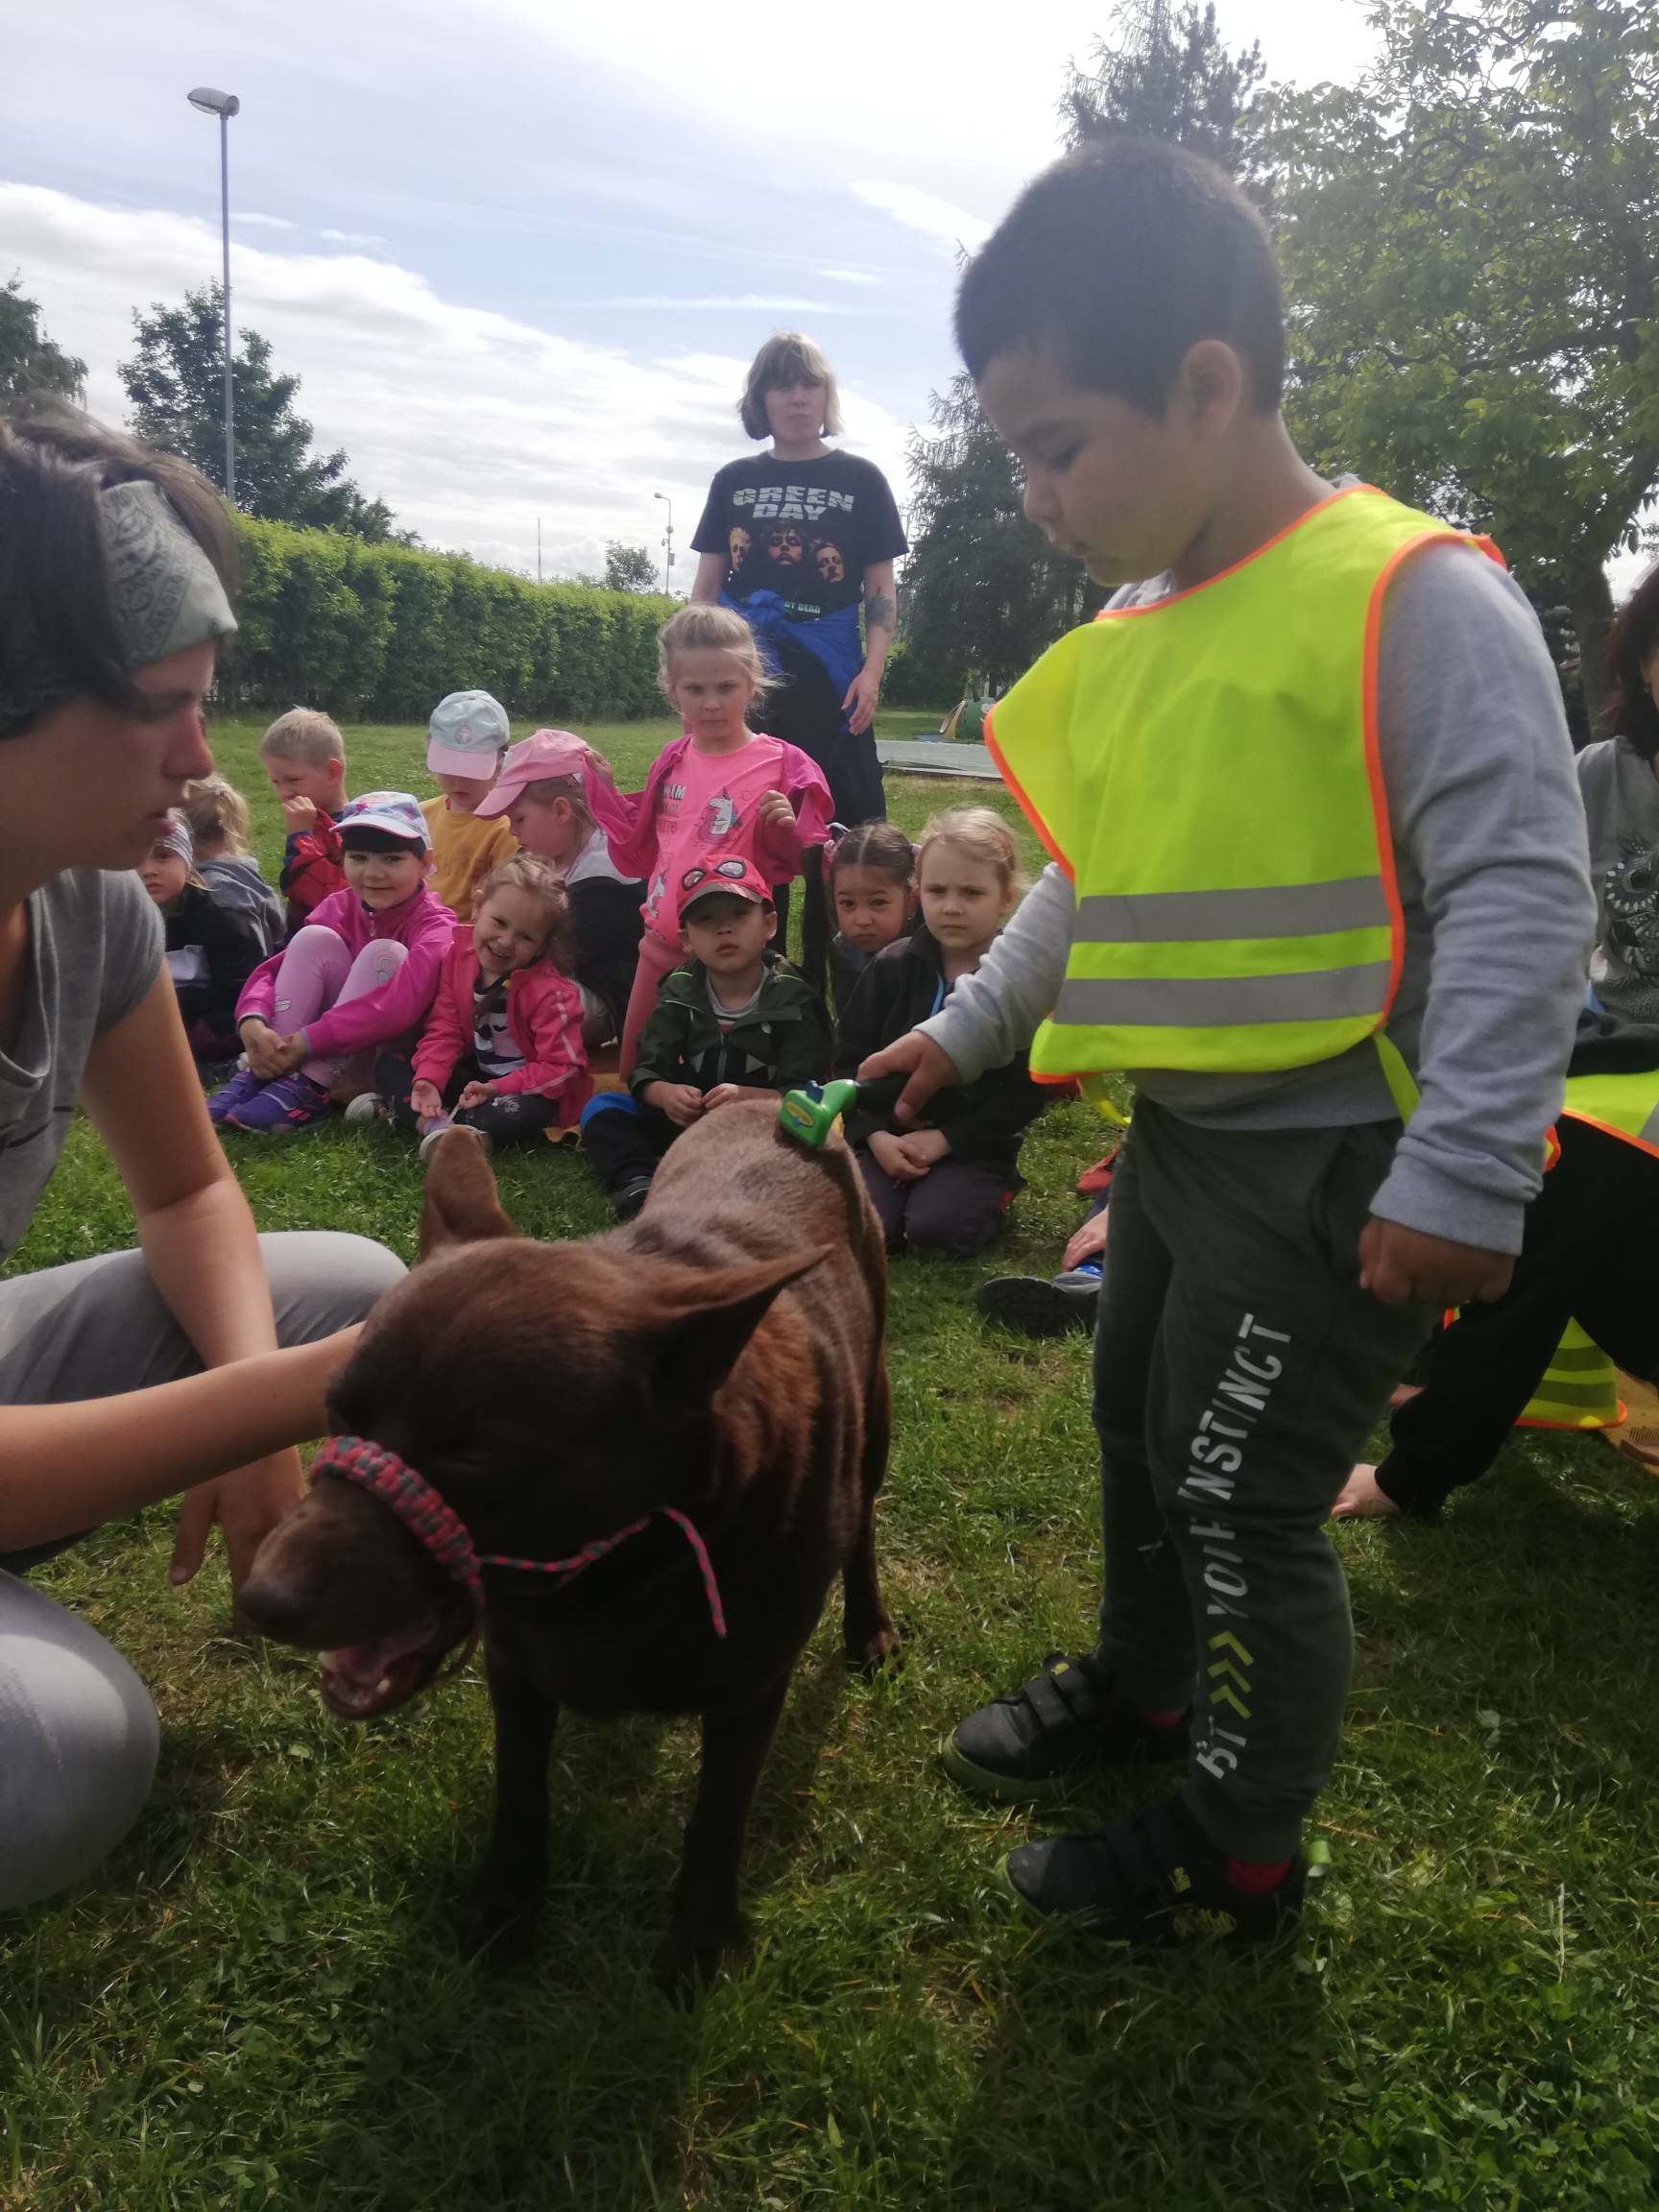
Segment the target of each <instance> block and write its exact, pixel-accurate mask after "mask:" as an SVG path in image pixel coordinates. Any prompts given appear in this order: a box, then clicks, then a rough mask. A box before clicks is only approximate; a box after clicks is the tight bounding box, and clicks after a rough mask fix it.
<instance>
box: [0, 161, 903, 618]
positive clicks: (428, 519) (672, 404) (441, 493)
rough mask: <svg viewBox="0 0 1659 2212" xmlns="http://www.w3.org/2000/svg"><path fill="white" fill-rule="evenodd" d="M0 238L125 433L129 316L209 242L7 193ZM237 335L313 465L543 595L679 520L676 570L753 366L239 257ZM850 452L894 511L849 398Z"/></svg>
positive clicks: (163, 217) (196, 261)
mask: <svg viewBox="0 0 1659 2212" xmlns="http://www.w3.org/2000/svg"><path fill="white" fill-rule="evenodd" d="M0 236H4V237H5V239H6V240H7V252H8V257H9V259H11V260H13V261H15V262H16V263H17V264H18V265H19V266H20V268H21V270H22V273H23V278H24V289H25V290H26V291H27V292H28V294H29V295H30V297H32V298H34V299H37V300H38V301H40V302H41V305H42V309H43V322H44V325H45V327H46V329H47V330H48V332H49V333H50V334H51V336H52V337H53V338H54V339H55V340H56V341H57V342H58V343H59V344H60V345H61V346H64V347H66V348H67V349H69V350H71V351H73V352H76V353H79V354H81V355H83V356H84V358H85V360H86V361H87V363H88V365H89V370H90V377H89V391H90V399H91V403H92V405H93V408H94V410H95V412H97V413H100V414H102V415H103V416H104V417H105V418H106V419H107V420H110V421H118V420H119V419H120V418H121V416H122V415H123V413H124V397H123V394H122V392H121V388H120V384H119V380H118V378H117V376H116V374H115V365H116V363H117V362H118V361H119V360H120V359H121V358H123V357H124V355H125V354H126V353H127V352H128V351H130V349H131V345H132V323H131V310H132V307H133V306H134V305H137V306H146V305H148V303H149V302H150V301H152V300H166V301H176V300H177V299H178V298H179V297H180V295H181V293H182V292H183V291H184V289H185V288H186V286H189V285H195V284H200V283H201V282H203V281H204V279H206V278H208V277H210V276H213V275H214V274H216V272H217V270H218V266H219V262H218V255H219V232H218V228H217V227H216V226H215V225H212V224H209V223H206V222H202V221H197V220H195V219H193V218H190V217H185V216H180V215H175V214H169V213H165V212H162V211H157V210H137V209H132V208H117V207H107V206H98V205H94V204H91V203H90V202H87V201H84V200H78V199H74V198H71V197H70V196H69V195H67V194H65V193H60V192H52V191H47V190H45V189H43V188H41V187H39V186H35V185H26V184H7V183H0ZM230 282H231V315H232V321H233V322H234V324H235V325H237V326H238V327H241V326H242V325H244V324H246V325H251V326H252V327H254V328H256V329H258V330H259V331H261V332H262V333H263V335H264V336H266V337H267V338H269V339H270V341H271V343H272V345H273V348H274V349H275V352H276V363H277V366H278V367H279V368H282V369H285V370H292V371H295V372H297V373H299V374H300V376H301V378H302V388H301V394H300V398H299V406H300V411H301V414H303V415H304V416H306V417H307V418H308V419H309V420H310V421H311V422H312V423H313V424H314V426H315V429H316V434H317V444H318V447H319V449H320V450H321V451H324V452H328V451H331V450H333V448H334V447H336V446H340V445H343V446H344V447H345V448H346V451H347V453H348V454H349V457H350V467H351V473H352V475H353V477H354V478H355V480H356V481H357V483H358V484H359V485H361V487H362V488H363V490H364V491H365V492H366V493H370V494H377V495H378V496H380V497H382V498H384V499H385V500H386V501H387V502H388V504H389V505H390V506H391V507H392V509H393V510H394V512H395V513H396V514H397V517H398V518H399V520H400V521H401V522H403V523H404V524H406V525H409V526H412V527H413V528H415V529H417V530H419V531H420V532H421V536H422V537H423V538H425V539H426V540H427V541H428V542H430V543H433V544H439V545H451V546H457V547H462V548H465V549H466V550H467V551H469V552H471V553H472V554H473V555H474V556H475V557H476V558H478V559H480V560H484V561H490V562H494V563H499V564H500V565H504V566H508V567H515V568H519V569H527V570H530V571H532V572H533V571H534V569H535V565H536V524H537V518H538V517H541V542H542V565H543V568H544V570H545V571H546V572H548V573H556V572H559V571H575V570H578V569H589V570H591V569H596V568H598V567H600V566H602V565H603V559H604V554H603V548H604V544H605V541H607V539H611V538H620V539H623V540H625V541H628V542H630V543H635V544H637V543H641V542H643V543H646V544H651V545H653V546H655V544H656V541H657V540H658V539H659V538H660V537H661V515H662V511H661V508H660V507H659V506H658V505H657V504H656V502H655V501H654V499H653V496H652V494H653V493H656V492H665V493H668V494H669V495H670V496H671V497H672V499H673V501H674V506H675V515H676V522H677V528H676V536H677V538H678V541H679V543H680V546H681V548H682V552H681V555H680V561H679V564H678V565H677V566H676V571H675V573H676V578H677V581H678V582H679V583H680V584H681V585H682V586H683V587H684V586H685V585H686V584H688V583H689V581H690V566H689V565H688V563H687V561H686V556H685V550H684V548H685V545H686V541H688V539H689V537H690V534H691V529H692V527H693V526H694V524H695V521H696V517H697V515H698V513H699V512H700V511H701V507H702V501H703V495H704V493H705V492H706V490H707V488H708V482H709V476H710V475H711V474H712V473H713V471H714V469H716V468H718V467H719V465H720V464H721V463H722V462H723V461H728V460H730V459H732V458H733V455H734V454H735V453H737V452H739V451H741V450H743V449H744V446H745V441H744V438H743V435H742V433H741V431H740V430H739V428H738V425H737V421H736V412H735V402H736V397H737V394H738V393H739V391H740V390H741V388H742V382H743V376H744V373H745V371H746V369H747V366H748V364H747V360H746V358H743V357H739V356H737V355H732V354H727V353H724V352H709V351H699V352H685V353H679V354H676V353H675V352H674V351H673V350H672V349H669V348H662V347H659V348H653V349H646V348H640V349H625V348H622V347H609V346H599V345H592V344H588V343H583V342H579V341H577V340H574V339H570V338H565V337H563V336H561V335H560V334H559V333H558V332H556V331H551V330H544V329H539V328H537V327H535V326H533V325H529V324H526V323H520V322H516V321H514V320H513V319H511V318H510V317H508V316H505V315H499V314H495V313H493V312H492V311H490V310H487V309H483V308H475V307H464V306H459V305H456V304H454V303H452V302H450V301H445V300H444V299H442V298H440V297H439V295H438V293H437V292H436V291H435V290H434V289H433V287H432V285H431V284H430V283H429V282H428V281H427V280H426V279H425V278H424V277H423V276H421V275H419V274H418V273H417V272H415V271H413V270H409V269H404V268H401V267H399V266H398V265H397V263H395V262H391V261H379V260H372V259H370V258H368V257H367V256H366V255H363V254H360V253H338V254H325V253H310V252H290V251H286V250H282V249H278V248H276V247H275V246H273V247H269V248H266V247H253V246H249V245H244V244H240V243H235V242H233V243H232V246H231V264H230ZM843 403H844V409H845V413H846V416H847V421H848V441H847V442H848V444H849V445H851V446H853V447H854V449H855V450H857V451H859V452H862V453H865V454H868V455H869V457H870V458H871V459H872V460H874V461H875V462H876V463H877V464H878V466H879V467H881V468H883V469H886V470H887V472H888V474H889V475H890V476H891V478H892V479H893V482H894V485H895V489H896V490H897V491H899V492H900V493H901V495H902V491H903V484H904V476H903V443H904V435H905V431H906V427H907V425H906V424H905V423H903V422H902V421H900V420H899V419H898V418H897V417H895V416H894V415H892V414H890V413H889V412H888V411H887V410H886V409H884V408H882V407H880V406H878V405H877V404H876V403H875V402H874V401H872V400H871V399H869V398H868V397H865V396H863V395H861V394H860V393H859V392H858V391H857V389H856V388H855V387H854V388H853V389H851V390H844V393H843Z"/></svg>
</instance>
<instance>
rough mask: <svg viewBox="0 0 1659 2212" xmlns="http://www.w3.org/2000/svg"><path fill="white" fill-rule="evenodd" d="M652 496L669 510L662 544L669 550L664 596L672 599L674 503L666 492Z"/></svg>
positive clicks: (665, 565) (663, 569)
mask: <svg viewBox="0 0 1659 2212" xmlns="http://www.w3.org/2000/svg"><path fill="white" fill-rule="evenodd" d="M651 496H652V498H653V499H661V502H662V504H663V506H664V507H666V508H667V510H668V527H667V529H666V530H665V531H664V532H663V535H662V542H663V544H664V545H666V546H667V548H668V558H667V560H666V561H664V562H663V564H662V596H663V597H664V598H665V599H671V598H672V597H673V595H674V502H673V500H672V499H670V498H669V496H668V494H667V493H666V492H653V493H652V494H651Z"/></svg>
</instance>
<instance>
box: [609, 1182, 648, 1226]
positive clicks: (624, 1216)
mask: <svg viewBox="0 0 1659 2212" xmlns="http://www.w3.org/2000/svg"><path fill="white" fill-rule="evenodd" d="M650 1195H651V1178H650V1176H649V1175H633V1176H630V1177H629V1179H628V1181H627V1182H626V1183H619V1184H618V1185H617V1186H616V1188H615V1189H614V1190H613V1191H612V1193H611V1203H612V1205H613V1207H614V1208H615V1209H616V1218H617V1220H618V1221H632V1220H633V1218H634V1216H635V1214H637V1213H638V1211H639V1209H640V1207H641V1206H643V1205H644V1203H645V1201H646V1199H647V1198H649V1197H650Z"/></svg>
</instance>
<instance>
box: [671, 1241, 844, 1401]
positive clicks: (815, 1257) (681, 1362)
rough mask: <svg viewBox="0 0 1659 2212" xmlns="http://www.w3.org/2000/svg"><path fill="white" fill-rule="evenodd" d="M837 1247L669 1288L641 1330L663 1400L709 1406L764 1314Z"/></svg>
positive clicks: (684, 1277) (680, 1280)
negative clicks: (790, 1285) (785, 1289)
mask: <svg viewBox="0 0 1659 2212" xmlns="http://www.w3.org/2000/svg"><path fill="white" fill-rule="evenodd" d="M829 1251H830V1247H829V1245H828V1244H820V1245H819V1246H818V1248H817V1250H816V1251H815V1252H807V1253H798V1252H797V1253H791V1254H790V1255H789V1256H788V1258H786V1259H783V1260H757V1261H756V1262H755V1263H754V1265H753V1266H749V1267H721V1268H719V1269H717V1270H716V1271H715V1272H714V1273H712V1274H709V1275H703V1274H697V1273H694V1272H692V1271H691V1270H689V1269H687V1270H685V1272H684V1273H680V1272H679V1271H676V1276H675V1279H674V1280H673V1281H672V1282H671V1283H665V1284H664V1285H663V1286H662V1287H663V1288H664V1289H665V1290H666V1292H667V1297H666V1302H665V1308H664V1309H663V1310H661V1312H660V1314H659V1315H657V1316H654V1317H653V1319H652V1320H651V1321H649V1322H647V1323H646V1324H645V1326H644V1328H643V1330H642V1331H641V1332H640V1334H641V1335H642V1336H643V1338H644V1342H645V1348H646V1356H647V1358H649V1360H650V1362H651V1369H652V1380H653V1382H654V1383H655V1384H656V1387H657V1389H658V1390H659V1391H660V1392H661V1395H662V1396H663V1397H664V1398H668V1399H674V1400H678V1401H680V1402H681V1403H682V1404H685V1405H692V1406H696V1405H706V1404H707V1403H708V1401H709V1399H710V1398H711V1397H712V1396H713V1395H714V1393H715V1391H716V1390H718V1389H719V1387H720V1385H721V1383H724V1382H725V1380H726V1378H727V1376H728V1375H730V1374H731V1372H732V1370H733V1367H735V1366H736V1364H737V1361H738V1358H740V1357H741V1355H742V1351H743V1347H744V1345H745V1344H747V1343H748V1341H749V1339H750V1337H751V1336H752V1335H753V1334H755V1331H756V1328H757V1325H758V1324H759V1321H760V1317H761V1315H762V1314H763V1313H764V1312H765V1311H766V1309H767V1308H768V1307H769V1306H770V1305H771V1303H772V1301H773V1299H774V1298H776V1297H777V1295H778V1293H779V1291H780V1290H781V1289H782V1288H783V1286H784V1285H785V1284H788V1283H793V1282H794V1281H795V1280H796V1278H797V1277H798V1276H802V1275H805V1273H806V1271H807V1269H808V1268H811V1267H816V1266H817V1264H818V1262H820V1261H821V1260H824V1259H827V1258H828V1257H829Z"/></svg>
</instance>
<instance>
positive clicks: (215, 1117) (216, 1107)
mask: <svg viewBox="0 0 1659 2212" xmlns="http://www.w3.org/2000/svg"><path fill="white" fill-rule="evenodd" d="M259 1088H260V1084H259V1078H258V1076H257V1075H255V1074H254V1072H253V1070H252V1068H241V1069H238V1070H237V1071H236V1073H235V1074H234V1075H232V1076H231V1078H230V1080H229V1082H228V1083H221V1084H220V1086H219V1088H218V1090H217V1091H215V1092H214V1094H213V1095H212V1097H211V1098H209V1099H208V1101H207V1118H208V1120H209V1121H211V1122H212V1124H213V1126H214V1128H215V1129H217V1128H218V1126H219V1124H220V1122H221V1121H223V1120H224V1118H225V1117H226V1115H227V1114H233V1113H234V1112H235V1111H236V1109H237V1107H238V1106H245V1105H246V1104H247V1103H248V1101H249V1099H250V1098H252V1095H253V1094H254V1093H255V1092H256V1091H257V1090H258V1089H259Z"/></svg>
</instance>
